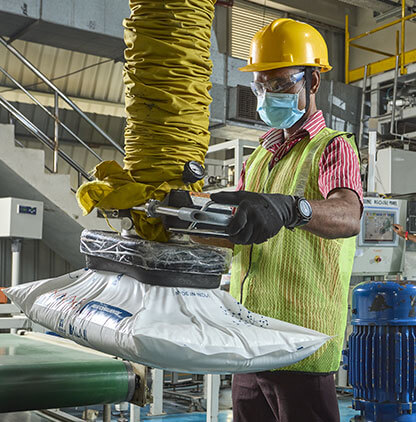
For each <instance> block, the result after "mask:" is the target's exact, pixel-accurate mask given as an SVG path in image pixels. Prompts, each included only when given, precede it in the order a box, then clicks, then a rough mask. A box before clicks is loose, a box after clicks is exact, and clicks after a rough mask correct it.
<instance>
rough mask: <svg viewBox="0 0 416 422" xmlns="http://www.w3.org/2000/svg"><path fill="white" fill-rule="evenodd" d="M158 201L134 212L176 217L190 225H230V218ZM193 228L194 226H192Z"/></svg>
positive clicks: (134, 208) (153, 201) (153, 215)
mask: <svg viewBox="0 0 416 422" xmlns="http://www.w3.org/2000/svg"><path fill="white" fill-rule="evenodd" d="M160 204H161V203H160V201H157V200H154V199H152V200H150V201H149V202H147V203H146V204H144V205H141V206H138V207H133V208H132V209H133V210H135V211H142V212H145V213H146V215H147V216H148V217H161V216H162V215H170V216H173V217H177V218H179V219H180V220H182V221H189V222H191V223H196V224H197V223H204V224H211V225H214V226H221V227H226V226H228V224H229V223H230V220H231V216H229V215H226V214H220V213H216V212H210V211H204V210H199V209H194V208H187V207H181V208H174V207H166V206H162V205H160ZM193 226H194V225H193Z"/></svg>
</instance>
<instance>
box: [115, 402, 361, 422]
mask: <svg viewBox="0 0 416 422" xmlns="http://www.w3.org/2000/svg"><path fill="white" fill-rule="evenodd" d="M338 403H339V411H340V414H341V422H350V420H351V418H353V417H354V416H355V415H358V414H359V413H358V412H356V411H355V410H353V409H352V407H351V397H350V396H348V397H341V396H339V397H338ZM174 409H175V408H172V407H171V406H170V405H169V403H166V405H165V408H164V410H165V412H166V413H167V414H166V415H165V416H162V417H156V416H153V417H149V416H146V413H147V412H146V410H147V409H146V408H145V409H142V412H141V418H142V419H141V420H145V421H152V422H205V421H206V414H205V413H199V412H194V413H179V414H178V413H171V411H172V410H173V411H174ZM232 420H233V415H232V411H231V410H223V411H221V412H220V414H219V417H218V422H232ZM116 421H117V418H115V419H114V422H116ZM112 422H113V421H112Z"/></svg>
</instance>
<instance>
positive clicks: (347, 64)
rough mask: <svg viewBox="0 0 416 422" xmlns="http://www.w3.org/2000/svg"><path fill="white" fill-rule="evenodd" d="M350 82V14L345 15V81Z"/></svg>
mask: <svg viewBox="0 0 416 422" xmlns="http://www.w3.org/2000/svg"><path fill="white" fill-rule="evenodd" d="M349 82H350V33H349V30H348V15H345V83H346V84H348V83H349Z"/></svg>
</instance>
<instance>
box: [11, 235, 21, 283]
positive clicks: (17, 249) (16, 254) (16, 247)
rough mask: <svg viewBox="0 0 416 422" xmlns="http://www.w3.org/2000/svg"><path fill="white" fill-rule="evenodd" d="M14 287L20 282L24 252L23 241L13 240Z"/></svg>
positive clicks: (12, 281)
mask: <svg viewBox="0 0 416 422" xmlns="http://www.w3.org/2000/svg"><path fill="white" fill-rule="evenodd" d="M11 249H12V280H11V283H12V287H14V286H17V285H18V284H19V282H20V253H21V251H22V239H16V238H13V239H12V245H11Z"/></svg>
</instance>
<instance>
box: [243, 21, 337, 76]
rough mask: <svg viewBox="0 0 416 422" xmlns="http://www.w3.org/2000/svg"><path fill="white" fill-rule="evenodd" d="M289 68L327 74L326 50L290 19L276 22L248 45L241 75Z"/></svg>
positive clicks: (321, 41) (316, 35)
mask: <svg viewBox="0 0 416 422" xmlns="http://www.w3.org/2000/svg"><path fill="white" fill-rule="evenodd" d="M290 66H315V67H320V68H321V72H328V71H329V70H331V69H332V66H330V65H329V62H328V48H327V46H326V43H325V40H324V39H323V37H322V35H321V34H320V33H319V32H318V31H317V30H316V29H315V28H314V27H313V26H311V25H308V24H307V23H303V22H299V21H295V20H293V19H276V20H274V21H273V22H271V23H270V24H269V25H267V26H265V27H264V28H262V29H261V30H260V31H258V32H257V34H256V35H255V36H254V38H253V39H252V41H251V46H250V57H249V59H248V61H247V66H244V67H241V68H240V70H241V71H243V72H259V71H262V70H271V69H279V68H281V67H290Z"/></svg>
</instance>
